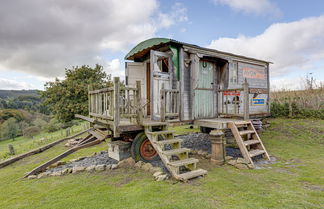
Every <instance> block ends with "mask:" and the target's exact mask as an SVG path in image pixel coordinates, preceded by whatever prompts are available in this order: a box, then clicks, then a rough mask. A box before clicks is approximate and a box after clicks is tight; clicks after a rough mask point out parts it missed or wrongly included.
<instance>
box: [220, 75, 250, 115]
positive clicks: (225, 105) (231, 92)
mask: <svg viewBox="0 0 324 209" xmlns="http://www.w3.org/2000/svg"><path fill="white" fill-rule="evenodd" d="M218 92H219V94H218V95H219V101H220V104H221V106H220V109H219V110H218V114H220V115H225V116H234V117H235V116H236V117H243V118H244V120H247V119H249V117H250V112H249V108H250V107H249V106H250V104H249V84H248V82H247V81H245V82H244V83H243V84H242V88H237V89H219V90H218ZM241 92H242V93H243V102H242V103H243V112H241V113H240V112H239V109H240V108H239V107H240V99H239V96H241ZM229 96H234V99H233V104H232V103H230V102H229ZM229 105H234V106H233V112H231V113H230V112H229Z"/></svg>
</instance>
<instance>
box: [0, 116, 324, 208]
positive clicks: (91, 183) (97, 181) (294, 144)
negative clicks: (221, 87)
mask: <svg viewBox="0 0 324 209" xmlns="http://www.w3.org/2000/svg"><path fill="white" fill-rule="evenodd" d="M270 123H271V126H270V127H269V128H267V129H266V130H265V131H264V132H263V134H262V136H261V138H262V139H263V141H264V144H265V146H266V148H267V149H268V152H269V153H270V154H271V155H273V156H275V157H277V158H278V162H277V163H276V164H273V165H271V166H270V167H269V168H265V169H258V170H237V169H236V168H234V167H230V166H221V167H212V166H210V165H209V166H208V171H209V172H208V175H207V176H206V177H204V178H200V179H196V180H193V181H191V182H189V183H177V182H175V181H172V180H168V181H164V182H155V181H154V180H153V178H152V176H151V175H150V174H147V173H145V172H143V171H141V170H135V169H117V170H113V171H111V170H110V171H105V172H102V173H92V174H89V173H81V174H71V175H67V176H60V177H47V178H42V179H35V180H27V179H22V178H21V177H22V176H23V175H24V174H25V173H26V172H28V171H30V170H31V169H32V168H34V167H35V166H37V165H39V164H41V163H43V162H45V161H47V160H49V159H50V158H52V157H54V156H55V155H57V154H59V153H61V152H63V151H64V150H66V148H65V147H64V143H63V144H60V145H57V146H55V147H54V148H52V149H49V150H47V151H45V152H43V153H40V154H38V155H35V156H31V157H28V158H25V159H23V160H21V161H18V162H16V163H14V164H12V165H10V166H8V167H5V168H2V169H0V182H1V183H0V208H91V209H92V208H114V209H116V208H179V209H183V208H294V209H295V208H324V120H311V119H307V120H306V119H305V120H293V119H271V120H270ZM175 130H176V131H177V132H179V133H181V134H183V133H184V132H185V131H186V130H189V131H190V130H191V129H188V126H184V127H176V128H175ZM18 142H19V143H20V145H21V147H24V144H26V147H27V148H26V149H28V143H32V142H30V141H27V142H25V140H22V139H21V140H17V141H16V143H18ZM8 143H12V142H11V141H6V142H1V143H0V152H2V151H3V150H5V149H7V144H8ZM106 149H107V145H106V144H105V143H102V144H100V145H98V146H95V147H91V148H88V149H84V150H80V151H78V152H77V153H74V154H72V155H71V156H69V157H68V158H67V159H66V160H69V159H72V158H77V157H79V156H85V155H91V154H92V153H94V152H96V151H100V150H106ZM1 150H2V151H1ZM198 166H199V165H198Z"/></svg>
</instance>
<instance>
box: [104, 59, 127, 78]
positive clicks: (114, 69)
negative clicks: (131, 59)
mask: <svg viewBox="0 0 324 209" xmlns="http://www.w3.org/2000/svg"><path fill="white" fill-rule="evenodd" d="M106 72H107V74H110V75H111V76H112V77H121V79H122V80H123V79H124V77H125V71H124V68H122V66H121V62H120V60H119V59H113V60H111V61H108V62H107V63H106Z"/></svg>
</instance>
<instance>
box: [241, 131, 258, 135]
mask: <svg viewBox="0 0 324 209" xmlns="http://www.w3.org/2000/svg"><path fill="white" fill-rule="evenodd" d="M239 133H240V135H241V136H242V135H246V134H253V133H255V131H253V130H245V131H239Z"/></svg>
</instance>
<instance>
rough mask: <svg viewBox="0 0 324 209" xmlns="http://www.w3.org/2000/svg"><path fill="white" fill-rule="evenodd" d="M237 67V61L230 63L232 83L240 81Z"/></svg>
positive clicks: (230, 80) (230, 79)
mask: <svg viewBox="0 0 324 209" xmlns="http://www.w3.org/2000/svg"><path fill="white" fill-rule="evenodd" d="M237 67H238V66H237V62H234V63H230V64H229V82H230V84H237V82H238V79H237V74H238V70H237Z"/></svg>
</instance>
